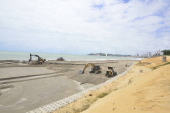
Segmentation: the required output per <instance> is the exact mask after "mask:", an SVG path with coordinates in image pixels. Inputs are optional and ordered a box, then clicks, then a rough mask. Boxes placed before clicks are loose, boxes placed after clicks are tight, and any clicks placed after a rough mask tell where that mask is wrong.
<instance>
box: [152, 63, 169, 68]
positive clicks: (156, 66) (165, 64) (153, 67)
mask: <svg viewBox="0 0 170 113" xmlns="http://www.w3.org/2000/svg"><path fill="white" fill-rule="evenodd" d="M168 64H170V62H167V63H165V64H162V65H158V66H155V67H152V69H153V70H154V69H157V68H159V67H161V66H165V65H168Z"/></svg>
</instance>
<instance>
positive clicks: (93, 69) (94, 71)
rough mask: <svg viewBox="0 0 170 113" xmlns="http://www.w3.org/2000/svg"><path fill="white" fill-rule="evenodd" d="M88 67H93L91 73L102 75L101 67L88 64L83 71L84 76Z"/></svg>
mask: <svg viewBox="0 0 170 113" xmlns="http://www.w3.org/2000/svg"><path fill="white" fill-rule="evenodd" d="M88 66H91V67H92V68H91V71H90V73H95V74H98V73H101V69H102V68H101V67H100V66H98V65H95V64H93V63H88V64H86V65H85V66H84V69H83V71H82V74H84V72H85V70H86V68H87V67H88Z"/></svg>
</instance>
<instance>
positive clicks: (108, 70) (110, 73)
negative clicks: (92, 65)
mask: <svg viewBox="0 0 170 113" xmlns="http://www.w3.org/2000/svg"><path fill="white" fill-rule="evenodd" d="M105 75H106V76H107V77H113V76H116V75H117V72H115V71H114V70H113V67H108V69H107V71H106V74H105Z"/></svg>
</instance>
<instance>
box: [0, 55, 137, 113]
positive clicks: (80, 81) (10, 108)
mask: <svg viewBox="0 0 170 113" xmlns="http://www.w3.org/2000/svg"><path fill="white" fill-rule="evenodd" d="M32 57H36V58H37V60H32ZM134 62H136V61H134V60H107V61H64V60H63V59H62V58H59V59H57V60H49V61H46V60H45V59H43V58H41V57H39V56H38V55H32V54H30V59H29V60H28V61H25V62H20V61H14V60H2V61H0V73H1V76H0V100H1V101H0V112H2V113H11V112H13V113H23V112H29V111H32V110H34V109H36V108H39V107H42V106H45V105H48V104H51V103H53V102H56V101H58V100H61V99H64V98H66V97H69V96H71V95H73V94H76V93H79V92H81V91H84V90H87V89H89V88H92V87H95V86H96V85H99V84H102V83H104V82H106V81H108V80H109V79H111V78H114V77H116V76H118V75H119V74H121V73H123V72H124V71H125V70H127V69H128V68H129V67H130V66H131V65H132V64H133V63H134Z"/></svg>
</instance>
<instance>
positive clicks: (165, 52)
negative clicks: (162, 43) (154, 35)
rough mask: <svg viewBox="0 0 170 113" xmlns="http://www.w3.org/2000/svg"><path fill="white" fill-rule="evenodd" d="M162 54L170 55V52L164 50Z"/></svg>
mask: <svg viewBox="0 0 170 113" xmlns="http://www.w3.org/2000/svg"><path fill="white" fill-rule="evenodd" d="M162 52H164V55H170V50H167V49H166V50H163V51H162Z"/></svg>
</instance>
